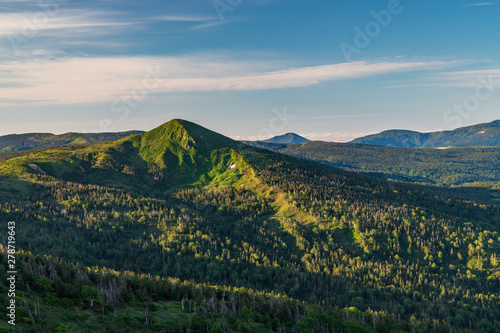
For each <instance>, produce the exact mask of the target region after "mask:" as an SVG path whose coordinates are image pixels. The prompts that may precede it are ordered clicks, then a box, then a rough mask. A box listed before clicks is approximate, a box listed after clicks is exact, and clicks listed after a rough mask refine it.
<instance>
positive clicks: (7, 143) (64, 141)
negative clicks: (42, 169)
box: [0, 131, 142, 153]
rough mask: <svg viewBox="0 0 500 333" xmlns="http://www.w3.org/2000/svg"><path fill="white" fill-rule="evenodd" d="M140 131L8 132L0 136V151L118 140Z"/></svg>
mask: <svg viewBox="0 0 500 333" xmlns="http://www.w3.org/2000/svg"><path fill="white" fill-rule="evenodd" d="M139 133H142V132H141V131H128V132H120V133H66V134H61V135H54V134H50V133H27V134H10V135H5V136H0V153H6V152H15V151H26V150H33V149H40V148H48V147H59V146H65V145H71V144H78V143H90V142H101V141H113V140H118V139H121V138H124V137H127V136H129V135H133V134H139Z"/></svg>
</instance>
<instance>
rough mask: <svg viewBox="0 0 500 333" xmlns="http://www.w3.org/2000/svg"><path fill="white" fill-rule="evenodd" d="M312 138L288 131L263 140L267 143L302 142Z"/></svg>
mask: <svg viewBox="0 0 500 333" xmlns="http://www.w3.org/2000/svg"><path fill="white" fill-rule="evenodd" d="M310 141H311V140H308V139H306V138H304V137H302V136H300V135H298V134H295V133H287V134H283V135H279V136H275V137H273V138H270V139H267V140H263V141H262V142H267V143H286V144H301V143H306V142H310Z"/></svg>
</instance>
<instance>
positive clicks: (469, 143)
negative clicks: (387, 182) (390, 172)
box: [352, 120, 500, 148]
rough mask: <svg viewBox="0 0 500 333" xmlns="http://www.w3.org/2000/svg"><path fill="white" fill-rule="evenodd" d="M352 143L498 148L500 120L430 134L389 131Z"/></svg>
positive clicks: (411, 146)
mask: <svg viewBox="0 0 500 333" xmlns="http://www.w3.org/2000/svg"><path fill="white" fill-rule="evenodd" d="M352 143H361V144H369V145H377V146H387V147H398V148H440V147H447V148H450V147H474V146H489V147H498V146H500V120H496V121H493V122H491V123H486V124H478V125H473V126H468V127H462V128H457V129H455V130H452V131H439V132H430V133H420V132H415V131H405V130H389V131H384V132H382V133H379V134H373V135H368V136H365V137H362V138H358V139H355V140H353V141H352Z"/></svg>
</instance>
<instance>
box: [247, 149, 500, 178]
mask: <svg viewBox="0 0 500 333" xmlns="http://www.w3.org/2000/svg"><path fill="white" fill-rule="evenodd" d="M249 144H250V145H252V146H255V147H259V148H263V149H268V150H271V151H275V152H279V153H282V154H286V155H291V156H296V157H300V158H306V159H310V160H314V161H318V162H322V163H324V164H327V165H330V166H334V167H338V168H342V169H345V170H349V171H356V172H362V173H371V174H373V175H375V176H378V177H383V178H385V179H393V180H401V181H406V182H413V183H421V184H429V185H438V186H460V185H465V184H469V183H474V182H482V183H485V182H500V148H496V147H464V148H453V149H446V150H439V149H406V148H390V147H377V146H370V145H360V144H353V143H333V142H319V141H317V142H308V143H304V144H301V145H285V144H271V143H262V142H249Z"/></svg>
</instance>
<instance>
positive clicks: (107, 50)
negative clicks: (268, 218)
mask: <svg viewBox="0 0 500 333" xmlns="http://www.w3.org/2000/svg"><path fill="white" fill-rule="evenodd" d="M499 14H500V4H499V3H497V2H479V1H463V0H459V1H451V0H445V1H440V2H439V3H436V2H435V1H434V2H433V1H429V0H426V1H418V2H417V1H409V0H401V1H397V0H389V1H378V0H377V1H369V0H361V1H357V2H356V3H355V4H354V3H351V2H348V3H345V2H329V3H321V4H316V5H313V4H311V2H307V1H291V0H255V1H250V0H246V1H245V0H243V1H231V2H228V1H225V0H216V1H201V0H187V1H183V2H179V1H151V0H149V1H141V2H137V1H130V0H125V1H120V2H116V1H111V0H105V1H95V0H91V1H66V0H50V1H44V2H29V1H0V22H1V23H0V27H1V29H0V39H1V41H2V43H0V54H2V57H1V58H0V72H1V73H2V75H1V76H0V116H1V117H2V121H1V122H0V135H5V134H11V133H26V132H51V133H56V134H60V133H66V132H102V131H125V130H131V129H134V130H149V129H152V128H154V127H156V126H158V125H159V124H161V123H164V122H166V121H168V120H170V119H172V118H183V119H188V120H190V121H194V122H196V123H199V124H201V125H203V126H205V127H207V128H210V129H212V130H215V131H217V132H220V133H222V134H225V135H227V136H230V137H233V138H237V139H264V138H267V137H270V136H273V135H279V134H283V133H286V132H295V133H298V134H300V135H303V136H305V137H307V138H309V139H312V140H325V141H348V140H350V139H353V138H355V137H359V136H363V135H366V134H369V133H375V132H380V131H383V130H387V129H409V130H417V131H422V132H429V131H435V130H441V129H454V128H457V127H463V126H468V125H473V124H477V123H483V122H490V121H493V120H496V119H498V118H499V117H498V106H499V105H500V62H499V60H498V59H499V57H498V56H499V53H500V52H499V51H500V46H499V45H498V43H495V42H494V41H495V40H496V33H495V31H499V28H500V23H499V22H498V16H499Z"/></svg>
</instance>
